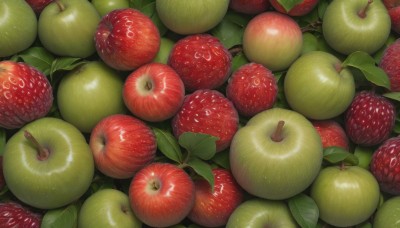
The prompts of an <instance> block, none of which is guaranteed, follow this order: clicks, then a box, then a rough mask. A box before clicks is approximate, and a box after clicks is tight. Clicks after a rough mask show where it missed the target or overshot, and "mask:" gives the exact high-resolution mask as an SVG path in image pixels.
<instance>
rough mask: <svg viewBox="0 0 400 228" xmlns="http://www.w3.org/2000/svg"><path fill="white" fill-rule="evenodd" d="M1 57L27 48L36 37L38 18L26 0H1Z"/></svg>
mask: <svg viewBox="0 0 400 228" xmlns="http://www.w3.org/2000/svg"><path fill="white" fill-rule="evenodd" d="M0 15H1V16H0V22H1V23H0V47H1V48H0V57H7V56H11V55H14V54H16V53H18V52H20V51H23V50H25V49H27V48H28V47H29V46H31V45H32V43H33V42H34V41H35V39H36V35H37V18H36V14H35V12H34V11H33V9H32V8H31V6H30V5H29V4H28V3H27V2H26V1H24V0H2V1H0Z"/></svg>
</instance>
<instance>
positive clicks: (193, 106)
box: [171, 89, 239, 152]
mask: <svg viewBox="0 0 400 228" xmlns="http://www.w3.org/2000/svg"><path fill="white" fill-rule="evenodd" d="M171 124H172V130H173V133H174V135H175V137H177V138H178V137H179V136H180V135H181V134H182V133H184V132H194V133H203V134H209V135H212V136H215V137H218V140H217V141H216V150H217V152H220V151H222V150H224V149H226V148H228V147H229V145H230V143H231V141H232V138H233V136H234V135H235V133H236V131H237V130H238V128H239V117H238V113H237V111H236V109H235V107H234V106H233V104H232V102H231V101H230V100H228V98H226V97H225V96H224V95H223V94H222V93H220V92H218V91H216V90H208V89H204V90H196V91H195V92H193V93H192V94H188V95H186V96H185V99H184V101H183V104H182V106H181V108H180V110H179V111H178V113H177V114H176V115H175V116H174V118H173V119H172V123H171Z"/></svg>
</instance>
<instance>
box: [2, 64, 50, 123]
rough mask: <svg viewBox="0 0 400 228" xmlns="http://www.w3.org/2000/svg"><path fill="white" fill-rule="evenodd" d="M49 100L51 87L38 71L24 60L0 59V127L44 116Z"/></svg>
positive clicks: (48, 109)
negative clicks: (18, 61)
mask: <svg viewBox="0 0 400 228" xmlns="http://www.w3.org/2000/svg"><path fill="white" fill-rule="evenodd" d="M52 103H53V90H52V87H51V84H50V82H49V80H48V79H47V77H46V76H45V75H44V74H43V73H42V72H40V71H38V70H37V69H36V68H34V67H32V66H30V65H28V64H26V63H17V62H12V61H6V60H5V61H1V62H0V127H4V128H7V129H16V128H20V127H22V126H23V125H24V124H26V123H28V122H31V121H32V120H35V119H38V118H40V117H43V116H45V115H46V114H47V113H48V112H49V111H50V108H51V106H52Z"/></svg>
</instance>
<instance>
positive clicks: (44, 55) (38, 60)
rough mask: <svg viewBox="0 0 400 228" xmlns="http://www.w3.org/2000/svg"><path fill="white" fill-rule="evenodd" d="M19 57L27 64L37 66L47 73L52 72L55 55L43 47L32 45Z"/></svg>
mask: <svg viewBox="0 0 400 228" xmlns="http://www.w3.org/2000/svg"><path fill="white" fill-rule="evenodd" d="M19 57H20V58H21V59H22V60H23V61H24V62H25V63H27V64H29V65H31V66H33V67H36V69H38V70H39V71H41V72H43V73H44V74H45V75H49V74H50V70H51V64H52V62H53V60H54V56H53V55H52V54H51V53H50V52H49V51H47V50H46V49H45V48H43V47H31V48H29V49H27V50H25V51H24V52H22V53H21V54H20V55H19Z"/></svg>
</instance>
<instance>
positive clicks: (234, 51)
mask: <svg viewBox="0 0 400 228" xmlns="http://www.w3.org/2000/svg"><path fill="white" fill-rule="evenodd" d="M242 51H243V47H242V46H239V45H238V46H234V47H232V48H231V49H229V53H231V55H232V56H236V55H237V54H239V53H240V52H242Z"/></svg>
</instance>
